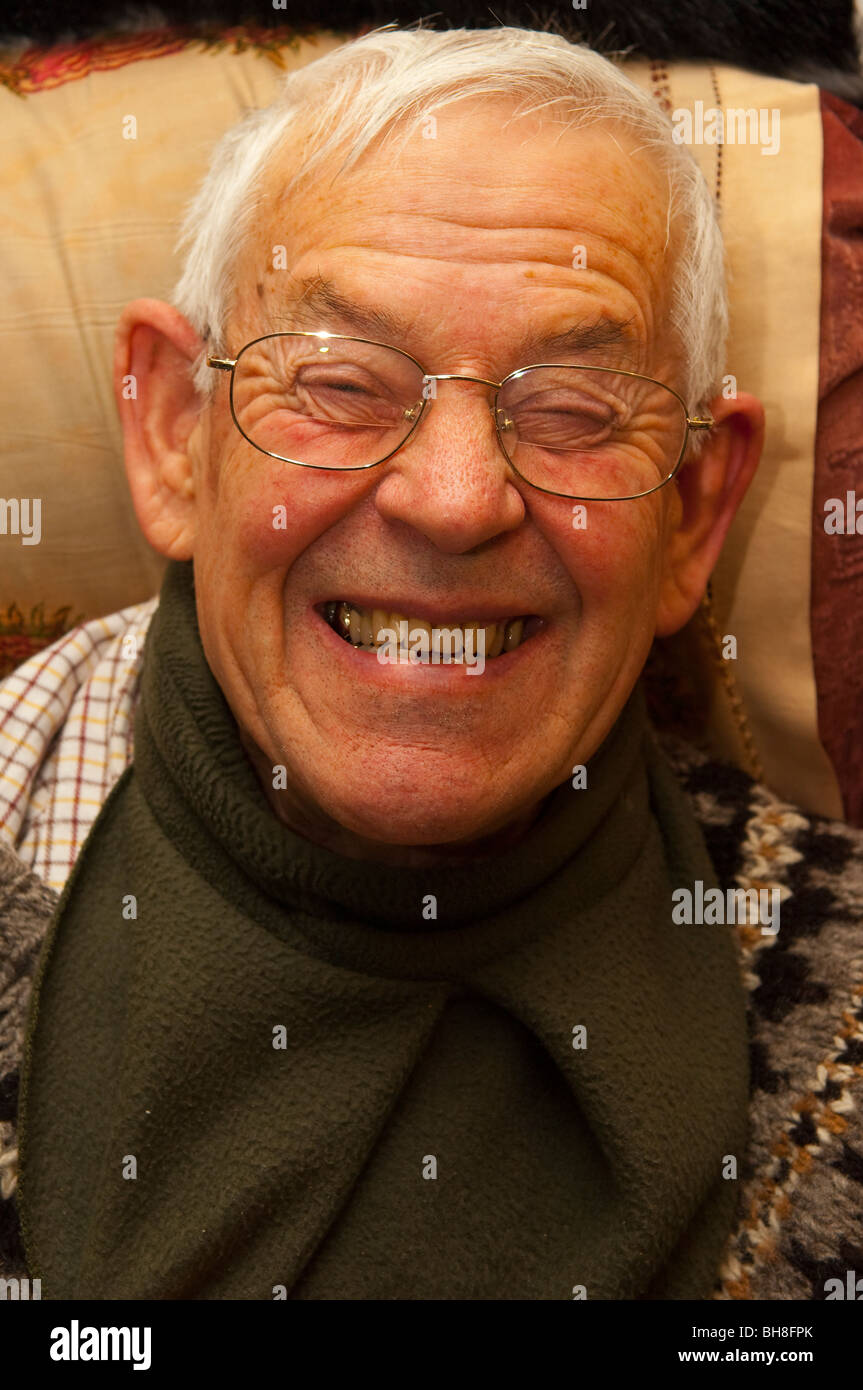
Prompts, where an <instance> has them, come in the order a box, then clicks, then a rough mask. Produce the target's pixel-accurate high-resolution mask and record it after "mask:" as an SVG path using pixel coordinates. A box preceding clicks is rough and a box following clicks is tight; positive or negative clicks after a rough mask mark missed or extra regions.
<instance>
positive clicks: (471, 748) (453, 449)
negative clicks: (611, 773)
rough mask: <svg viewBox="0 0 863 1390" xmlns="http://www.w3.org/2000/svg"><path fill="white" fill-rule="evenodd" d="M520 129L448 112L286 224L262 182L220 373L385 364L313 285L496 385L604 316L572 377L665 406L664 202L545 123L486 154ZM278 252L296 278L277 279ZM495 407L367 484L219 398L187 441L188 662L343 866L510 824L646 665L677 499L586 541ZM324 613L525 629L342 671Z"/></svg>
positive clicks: (298, 206) (456, 413) (428, 428)
mask: <svg viewBox="0 0 863 1390" xmlns="http://www.w3.org/2000/svg"><path fill="white" fill-rule="evenodd" d="M510 113H511V108H509V107H507V106H505V105H501V104H500V103H497V102H492V103H489V102H482V103H480V102H475V101H471V102H470V103H467V102H465V103H461V104H457V105H455V106H453V107H450V108H449V109H448V110H446V111H444V112H443V113H439V114H438V116H437V131H436V138H425V139H424V138H422V136H421V134H420V133H419V132H418V133H417V135H416V137H415V138H412V139H411V141H410V142H409V143H408V144H407V145H406V146H405V149H404V152H403V153H402V154H400V155H399V156H398V157H397V158H396V157H394V156H393V154H392V152H391V151H387V152H386V153H384V155H383V156H379V155H377V154H371V155H369V156H367V157H365V158H364V160H363V161H361V163H360V165H359V166H358V167H357V168H356V169H354V170H353V171H351V173H350V174H349V175H348V176H346V177H344V178H343V179H341V180H340V181H338V182H337V183H336V184H335V185H333V186H330V184H329V173H328V174H327V176H326V177H324V178H322V179H321V180H320V181H319V182H318V183H317V184H316V186H315V187H313V188H312V189H310V190H308V191H304V192H303V193H302V194H301V196H295V197H293V198H292V199H291V200H290V201H289V202H287V201H285V200H284V199H283V198H282V197H281V196H280V191H281V189H282V188H283V187H284V185H285V182H286V179H287V176H288V173H289V171H290V168H291V165H290V163H289V160H288V159H287V158H286V159H285V160H284V161H282V162H281V163H279V164H278V165H274V167H273V168H272V170H271V171H270V173H269V177H268V180H267V185H266V189H267V196H266V199H265V201H264V203H263V205H262V209H261V212H260V214H259V216H258V219H257V221H256V223H255V228H254V232H253V234H252V236H251V237H250V240H249V242H248V244H247V246H246V248H245V249H244V252H243V254H242V256H241V259H240V262H239V264H238V292H237V296H236V300H235V303H234V307H233V310H232V313H231V316H230V320H229V323H228V332H227V345H228V349H229V352H230V354H231V355H236V354H237V353H238V352H239V350H240V348H241V347H242V346H243V345H244V344H245V343H247V342H249V341H250V340H252V339H254V338H256V337H259V336H261V335H263V334H265V333H270V332H274V331H278V330H279V329H291V328H295V329H306V330H309V329H311V330H314V329H328V330H329V331H331V332H335V333H346V334H351V333H359V336H363V337H371V338H377V340H379V341H380V340H383V339H382V336H381V335H378V334H375V333H373V332H364V333H362V332H360V331H359V330H358V328H357V327H356V325H355V324H354V323H352V322H348V321H346V320H344V319H342V318H340V316H339V315H338V314H337V313H335V312H333V311H332V310H331V309H326V308H324V307H322V306H321V305H319V304H318V305H316V304H315V303H314V296H313V295H312V294H311V293H310V292H307V293H306V294H305V296H304V297H303V288H302V283H303V282H306V281H314V280H315V279H316V277H321V279H322V280H325V281H327V282H329V283H330V284H331V285H332V286H333V288H334V289H335V290H336V291H337V293H338V294H339V295H340V296H341V297H342V298H343V299H345V300H348V301H350V302H351V303H352V304H353V305H355V306H357V307H358V308H361V309H364V310H367V311H369V310H373V309H378V310H386V311H389V312H390V313H394V314H396V315H398V316H399V317H401V318H403V319H406V320H407V325H406V333H405V336H404V337H403V338H402V339H401V340H400V341H397V342H396V341H393V342H392V345H393V346H396V347H400V348H403V349H404V350H406V351H407V352H409V353H411V354H412V355H413V356H414V357H416V358H417V359H418V360H419V361H420V362H421V363H422V365H423V367H424V368H425V369H426V370H427V371H428V372H432V373H462V374H467V375H470V376H477V377H483V378H487V379H491V380H493V381H501V380H502V379H503V377H504V376H505V375H506V374H507V373H509V372H512V371H514V370H515V369H516V368H519V367H522V366H527V365H528V364H529V363H531V362H535V361H537V360H542V359H541V358H540V359H538V358H537V356H536V354H533V355H530V353H529V351H528V352H527V355H526V349H525V343H526V342H527V341H528V340H530V339H532V338H536V339H539V338H541V337H542V336H544V335H550V334H553V333H559V332H561V331H562V330H564V329H569V328H572V327H575V326H581V327H584V326H592V325H594V324H596V323H597V322H598V321H599V320H600V319H602V318H603V317H606V318H608V319H611V320H613V321H616V322H621V323H625V324H627V325H628V334H629V336H630V338H631V344H630V346H629V347H628V348H623V347H606V348H605V349H602V350H598V351H597V350H594V351H592V352H590V353H582V355H581V360H584V361H587V362H589V363H593V364H594V365H597V366H619V367H623V368H629V369H632V370H635V371H640V372H643V373H645V374H648V375H650V376H653V377H656V378H658V379H660V380H663V381H665V382H667V383H668V384H669V385H672V386H675V387H678V388H679V364H678V363H677V362H676V359H675V355H674V351H673V347H672V344H671V342H670V340H669V336H668V333H667V329H666V315H667V299H668V294H669V287H670V280H671V273H670V272H671V262H670V250H669V249H668V248H666V215H667V184H666V181H665V179H664V177H663V176H662V175H661V173H660V172H659V171H658V170H657V169H656V168H655V166H654V165H653V163H652V162H651V160H650V158H649V157H648V155H647V154H646V153H643V152H642V153H638V152H636V142H635V141H633V140H631V139H630V138H629V137H628V136H627V135H626V134H625V133H624V132H621V131H618V130H614V131H612V130H610V129H608V128H598V127H597V128H593V129H587V130H583V131H574V132H571V133H566V132H564V131H563V130H562V128H561V127H560V126H559V125H554V124H552V123H551V122H550V121H546V122H544V123H541V122H540V120H539V119H538V118H534V117H529V118H522V119H520V120H518V121H515V122H513V123H512V124H511V125H510V126H509V127H508V128H507V129H502V127H503V124H504V120H505V118H506V117H507V116H508V115H509V114H510ZM279 246H284V247H285V248H286V251H287V263H288V267H289V269H288V271H285V270H280V269H275V268H274V248H276V247H279ZM577 247H583V248H584V255H581V254H580V253H577V252H576V249H575V248H577ZM276 259H278V257H277V256H276ZM574 260H575V261H576V264H577V265H579V266H580V267H581V268H577V269H574V268H573V262H574ZM585 263H586V264H585ZM298 296H299V297H302V303H301V304H300V305H298V304H297V299H298ZM563 360H572V361H576V360H579V358H578V357H577V356H575V355H573V356H571V357H567V358H565V359H563ZM491 398H492V393H491V391H490V390H489V388H487V387H484V386H481V385H477V384H473V383H465V382H440V383H438V386H437V398H436V399H435V400H433V401H432V402H430V404H429V406H428V407H427V410H426V415H425V417H424V418H423V420H422V423H421V425H420V427H419V429H418V431H416V432H415V433H414V435H412V437H411V439H410V440H409V442H408V444H407V445H406V446H405V447H404V448H403V449H402V450H401V452H400V453H398V454H396V455H395V456H394V457H393V458H391V459H389V460H388V461H387V462H386V463H384V464H382V465H381V466H380V467H378V468H373V469H369V470H368V471H364V472H358V473H337V472H327V471H319V472H316V471H313V470H311V469H302V468H298V467H296V466H294V465H291V464H288V463H284V462H280V461H278V460H276V459H273V458H270V457H268V456H267V455H265V454H262V453H260V452H258V451H256V450H255V449H254V448H252V446H251V445H250V444H248V443H247V442H246V441H245V440H244V439H243V437H242V436H241V435H240V433H239V431H237V430H236V428H235V427H234V425H233V424H232V421H231V418H230V414H229V409H228V388H227V379H225V380H220V383H219V387H218V391H217V395H216V399H215V403H214V406H213V408H212V410H211V411H209V412H205V414H204V416H203V417H202V421H201V424H200V426H199V427H198V428H197V429H196V431H195V434H194V435H193V438H192V443H191V447H190V453H191V456H192V459H193V462H194V467H195V490H196V508H197V517H196V527H197V533H196V539H195V548H194V562H195V575H196V587H197V596H198V615H199V622H200V630H201V636H202V640H203V644H204V648H205V651H206V654H207V658H208V661H209V664H210V666H211V668H212V670H213V671H214V674H215V675H216V677H217V679H218V681H219V683H220V685H221V687H222V690H223V692H224V694H225V697H226V699H227V700H228V703H229V704H230V706H231V708H232V710H233V713H234V715H235V717H236V719H237V721H238V723H239V725H240V727H241V729H242V730H243V731H244V733H245V735H246V738H247V742H248V743H250V744H252V745H254V748H255V749H257V750H259V751H260V756H259V758H258V765H259V768H260V769H261V771H262V774H263V775H264V776H266V772H267V769H268V768H269V767H271V766H275V765H278V764H284V765H285V766H286V768H287V780H288V783H289V787H290V791H289V793H288V800H289V802H290V807H291V810H290V814H289V817H288V818H289V819H291V822H292V823H294V824H295V825H297V828H302V824H303V820H304V819H305V820H306V822H307V823H308V825H310V826H314V825H315V824H318V823H320V824H326V823H331V822H335V823H336V824H337V825H338V826H340V827H344V828H345V829H346V830H347V831H348V832H351V833H352V835H353V836H356V837H357V842H358V843H360V842H367V841H371V842H373V843H384V844H387V845H417V846H418V845H442V844H456V843H464V842H470V841H473V840H476V839H479V838H481V837H484V836H486V835H491V834H493V833H494V832H496V831H498V830H499V829H501V828H502V827H506V826H508V825H511V824H514V823H517V822H518V821H519V820H521V819H524V818H525V817H529V816H530V814H531V810H532V808H535V807H536V805H537V804H538V802H540V801H541V799H542V798H543V797H544V796H545V795H547V793H548V792H549V791H551V790H552V789H553V788H554V787H555V786H556V785H558V784H559V783H560V782H562V781H564V780H565V779H567V778H569V777H570V776H571V775H572V769H573V767H574V766H575V765H576V764H579V763H584V762H586V761H587V759H588V758H589V757H590V756H591V755H592V754H593V753H594V751H595V750H596V749H597V748H598V746H599V745H600V743H601V742H602V740H603V739H604V737H605V736H606V734H607V733H608V731H609V730H610V728H611V727H612V725H613V723H614V721H615V719H616V718H617V716H618V714H619V712H620V710H621V709H622V707H623V705H624V703H625V702H626V699H627V697H628V695H629V693H630V691H631V689H632V686H633V684H634V683H635V681H636V679H637V677H638V674H639V672H640V670H641V668H642V666H643V664H644V661H645V658H646V656H647V653H648V650H649V647H650V644H651V641H652V638H653V635H654V631H655V625H656V616H657V602H658V596H659V585H660V578H661V575H662V567H663V555H664V548H665V541H666V538H667V536H668V534H669V531H670V529H671V528H672V527H673V526H674V524H676V521H677V519H678V517H679V509H680V503H679V499H678V495H677V489H676V487H675V485H674V484H670V485H668V486H667V487H665V488H663V489H661V490H660V491H659V492H657V493H654V494H653V495H651V496H649V497H645V498H641V499H638V500H633V501H623V502H606V503H602V502H591V503H588V504H587V506H586V526H585V527H584V528H578V529H576V528H574V526H573V506H574V504H573V502H572V501H571V500H569V499H566V498H559V497H554V496H550V495H547V494H544V493H542V492H539V491H537V490H535V489H533V488H531V487H530V486H529V485H528V484H526V483H524V482H522V481H521V479H520V478H519V477H517V476H516V474H515V473H514V472H513V471H512V470H511V469H510V467H509V466H508V464H507V462H506V460H505V458H504V457H503V455H502V453H501V452H500V449H499V446H498V444H497V442H496V437H495V431H494V423H493V419H492V415H491V413H490V411H489V403H490V401H491ZM279 505H284V507H285V508H286V509H287V527H286V528H284V529H281V528H275V527H274V525H273V518H274V508H276V507H278V506H279ZM332 601H346V602H350V603H352V604H353V605H354V606H355V607H357V608H359V609H365V610H369V611H371V610H373V609H375V608H377V609H381V610H385V611H387V612H396V613H400V614H402V615H404V616H405V617H408V618H410V619H425V620H427V621H428V622H429V623H430V624H431V626H432V627H435V626H438V627H441V626H447V625H449V624H457V623H470V622H476V621H480V622H482V621H483V620H485V621H486V622H488V621H492V620H495V619H504V618H507V617H517V616H527V615H530V616H532V617H533V618H534V619H539V620H540V622H539V623H537V622H533V623H531V624H530V628H529V631H530V630H531V629H536V630H535V631H532V632H531V635H530V636H528V637H527V640H525V641H523V642H522V644H521V645H520V646H519V647H518V648H517V649H516V650H514V651H511V652H508V653H505V654H503V655H501V656H500V657H497V658H494V659H489V660H487V661H486V665H485V670H484V672H483V673H482V674H475V675H468V668H467V667H465V666H458V665H423V664H417V665H409V664H400V665H394V664H381V663H380V662H379V661H378V660H377V658H376V656H375V655H374V654H373V653H368V652H358V651H355V650H354V649H353V648H352V646H351V645H349V644H348V643H346V642H345V641H344V640H343V639H342V638H341V637H339V636H337V635H336V633H335V632H334V631H333V630H332V629H331V628H330V627H329V626H328V625H327V622H326V621H325V619H324V617H323V616H322V615H321V609H322V607H323V605H325V604H326V603H328V602H332Z"/></svg>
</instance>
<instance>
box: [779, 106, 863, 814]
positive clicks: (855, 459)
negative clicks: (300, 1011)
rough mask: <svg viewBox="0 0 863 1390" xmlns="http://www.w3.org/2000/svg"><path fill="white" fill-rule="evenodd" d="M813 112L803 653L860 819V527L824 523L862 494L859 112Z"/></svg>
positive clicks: (862, 172) (823, 725) (834, 756)
mask: <svg viewBox="0 0 863 1390" xmlns="http://www.w3.org/2000/svg"><path fill="white" fill-rule="evenodd" d="M821 117H822V126H823V131H824V217H823V229H822V243H821V354H820V357H821V366H820V380H819V390H818V421H817V434H816V440H815V476H814V483H813V498H812V602H811V613H810V618H811V626H812V657H813V664H814V670H815V683H816V687H817V692H818V732H819V735H820V738H821V742H822V744H823V745H824V748H825V750H826V752H827V755H828V757H829V758H830V760H831V762H832V763H833V767H834V769H835V772H836V777H837V779H838V782H839V787H840V790H841V793H842V800H843V803H844V807H845V816H846V818H847V820H849V821H850V822H851V824H852V825H863V535H859V536H858V535H856V534H854V535H828V534H827V532H826V531H825V529H824V522H825V518H826V516H827V514H828V513H827V512H825V503H827V502H828V500H829V499H830V498H841V499H843V500H844V499H845V496H846V493H848V492H856V494H857V497H858V498H859V499H860V500H861V501H863V112H861V111H859V110H858V109H857V107H855V106H849V105H848V104H847V102H844V101H840V99H839V98H838V97H834V96H831V95H830V94H829V93H827V92H822V94H821ZM789 273H793V270H792V268H791V267H789ZM789 329H790V331H793V326H789ZM860 525H861V528H863V514H861V516H860Z"/></svg>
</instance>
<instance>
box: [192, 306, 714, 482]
mask: <svg viewBox="0 0 863 1390" xmlns="http://www.w3.org/2000/svg"><path fill="white" fill-rule="evenodd" d="M207 365H208V366H210V367H214V368H216V369H217V370H219V371H226V372H228V371H229V372H230V373H231V393H230V404H231V414H232V416H233V419H234V423H235V424H236V426H237V428H238V429H239V431H240V433H241V434H242V435H243V437H244V438H245V439H246V440H248V442H249V443H250V444H251V445H253V446H254V448H256V449H259V450H260V451H261V452H262V453H265V454H269V455H270V456H271V457H272V458H276V459H281V460H282V461H284V462H285V463H292V464H296V465H297V466H298V467H300V468H324V469H330V470H339V471H348V472H350V471H355V470H358V469H366V468H375V467H376V466H377V465H378V464H380V463H384V462H386V460H387V459H389V458H392V456H393V454H395V453H397V452H398V450H399V449H401V448H403V447H404V445H405V444H406V443H407V442H408V440H409V439H410V438H411V436H412V435H413V434H414V433H415V431H416V430H417V428H418V427H419V425H420V422H421V420H422V419H423V417H424V415H425V413H426V410H427V408H428V405H429V402H430V401H433V400H434V399H435V398H436V397H437V383H438V382H440V381H473V382H478V383H480V384H482V385H485V386H488V387H491V388H492V389H493V390H494V398H493V400H492V401H491V403H490V406H489V408H490V410H491V413H492V417H493V420H494V426H495V431H496V434H497V439H498V443H499V444H500V447H501V450H502V451H503V454H504V456H505V458H506V459H507V461H508V462H509V464H510V466H511V467H512V468H513V469H514V470H515V472H516V473H517V474H518V476H519V477H520V478H522V479H523V481H524V482H526V483H529V484H530V486H531V487H535V488H538V489H539V490H540V491H541V492H548V493H552V494H554V495H555V496H558V497H569V498H572V499H573V500H576V501H603V502H611V501H624V500H627V499H633V498H636V497H645V496H647V495H648V494H649V493H651V492H655V491H656V490H657V488H660V487H663V486H664V485H665V484H666V483H667V482H669V481H670V480H671V479H672V478H673V477H674V475H675V473H676V472H677V471H678V469H679V467H680V465H681V463H682V462H683V457H684V454H685V452H686V445H687V441H688V438H689V432H690V430H705V429H710V428H711V427H712V425H713V424H714V421H713V420H711V419H709V418H702V417H700V416H691V415H690V414H689V411H688V408H687V406H686V402H685V401H684V399H683V397H682V396H680V395H679V394H678V393H677V392H676V391H674V390H673V389H672V388H671V387H670V386H666V385H665V384H664V383H663V382H660V381H655V380H654V379H653V378H652V377H647V376H641V375H639V374H638V373H637V372H629V371H622V370H618V369H616V368H611V367H593V366H582V365H577V364H576V365H571V364H566V363H535V364H533V365H531V366H527V367H521V368H519V369H518V371H515V372H511V373H510V374H509V376H507V377H505V378H504V380H503V381H501V382H497V381H488V380H486V379H485V378H484V377H474V376H463V375H461V374H459V373H453V372H444V373H429V372H426V370H425V368H424V367H422V366H421V364H420V363H419V362H418V361H417V360H416V358H414V357H412V356H411V355H410V354H409V353H407V352H404V351H403V350H402V349H401V348H394V347H390V346H389V345H387V344H385V343H375V342H372V341H370V340H369V339H366V338H354V337H348V336H345V335H342V334H337V333H328V332H325V331H318V332H289V333H268V334H266V335H265V336H263V337H261V338H256V339H254V340H253V341H252V342H250V343H247V344H246V346H245V347H244V348H243V349H242V350H241V352H240V353H239V355H238V356H237V357H234V358H225V357H208V358H207Z"/></svg>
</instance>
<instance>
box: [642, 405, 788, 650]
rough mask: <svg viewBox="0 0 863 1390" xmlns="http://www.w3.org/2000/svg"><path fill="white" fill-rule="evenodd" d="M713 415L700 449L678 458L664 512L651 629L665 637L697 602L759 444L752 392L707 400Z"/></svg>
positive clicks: (760, 414)
mask: <svg viewBox="0 0 863 1390" xmlns="http://www.w3.org/2000/svg"><path fill="white" fill-rule="evenodd" d="M709 409H710V414H711V415H712V416H713V419H714V420H715V421H716V423H715V425H714V426H713V429H712V430H710V432H709V434H708V435H707V437H706V440H705V443H704V445H703V447H702V450H701V453H700V454H699V455H698V456H697V457H696V458H693V459H690V460H689V461H687V462H686V463H684V464H683V466H682V468H681V470H680V472H679V473H678V474H677V477H676V478H675V480H674V482H673V483H672V484H670V487H672V488H674V489H675V492H674V493H673V494H672V499H671V509H670V511H671V514H670V516H669V518H668V526H669V528H670V533H669V534H667V536H666V542H665V562H664V569H663V576H662V583H661V586H660V595H659V606H658V609H657V620H656V635H657V637H669V636H670V635H671V634H672V633H673V632H677V631H679V629H680V628H682V627H683V626H684V624H685V623H687V622H688V621H689V619H690V618H691V617H692V615H693V613H694V612H695V610H696V608H697V607H698V605H699V603H700V602H701V599H702V596H703V594H704V591H705V589H706V587H707V581H708V579H709V578H710V575H711V573H712V571H713V568H714V566H715V564H716V561H717V560H718V558H719V552H720V550H721V549H722V543H723V541H724V540H725V537H726V535H727V533H728V528H729V526H730V525H731V523H732V521H733V520H734V516H735V513H736V511H737V508H738V507H739V506H740V503H741V502H742V501H743V498H744V496H745V493H746V489H747V488H748V487H749V484H750V483H751V482H752V479H753V477H754V476H755V470H756V468H757V467H758V460H759V459H760V457H761V450H762V448H763V446H764V407H763V406H762V404H761V402H760V401H759V400H757V399H756V398H755V396H748V395H738V396H737V397H736V398H735V399H734V400H725V399H723V398H722V397H717V398H716V399H715V400H713V401H711V402H710V407H709Z"/></svg>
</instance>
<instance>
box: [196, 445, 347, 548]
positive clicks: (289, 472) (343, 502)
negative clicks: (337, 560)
mask: <svg viewBox="0 0 863 1390" xmlns="http://www.w3.org/2000/svg"><path fill="white" fill-rule="evenodd" d="M249 452H252V451H249ZM360 486H361V484H360V482H359V480H357V481H354V480H350V481H349V480H348V479H346V478H345V477H344V476H343V475H337V474H333V473H327V472H325V471H323V470H320V471H316V470H314V469H301V468H297V467H295V466H292V465H291V464H287V463H280V462H279V461H278V460H277V459H270V458H268V457H267V456H266V455H265V454H260V455H258V456H257V457H251V458H250V457H248V454H247V452H246V451H245V450H242V451H237V452H234V453H233V454H230V455H228V456H227V457H225V458H223V460H222V462H221V463H220V464H219V465H218V467H217V468H215V469H213V471H212V473H211V474H210V476H209V478H208V486H207V487H206V491H205V495H204V497H203V498H202V499H201V500H202V502H203V506H202V511H203V516H202V518H201V525H200V531H199V536H200V544H201V545H202V546H203V547H204V548H205V550H206V552H207V554H208V555H209V556H210V557H211V558H213V559H215V561H216V563H217V564H218V565H219V566H220V567H221V566H223V565H224V562H225V561H226V560H227V559H228V557H230V558H231V560H232V562H233V563H234V565H236V566H239V567H241V568H242V569H244V570H245V571H247V572H248V573H249V574H256V573H260V572H262V571H267V570H272V569H279V568H281V569H284V567H285V566H286V565H289V564H290V563H291V562H292V561H293V560H294V559H295V558H296V557H297V556H298V555H299V554H301V553H302V551H304V550H305V549H306V547H307V546H309V545H310V544H311V543H312V542H313V541H314V540H316V539H317V537H318V536H320V535H321V534H323V532H325V531H327V530H328V529H329V528H330V527H331V526H333V525H335V523H336V522H338V521H339V520H340V518H341V517H342V516H343V515H344V513H345V511H346V509H348V508H349V507H350V506H351V505H352V504H353V502H354V500H355V496H354V495H355V493H357V492H358V491H359V488H360ZM197 558H199V557H198V556H197V555H196V559H197Z"/></svg>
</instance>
